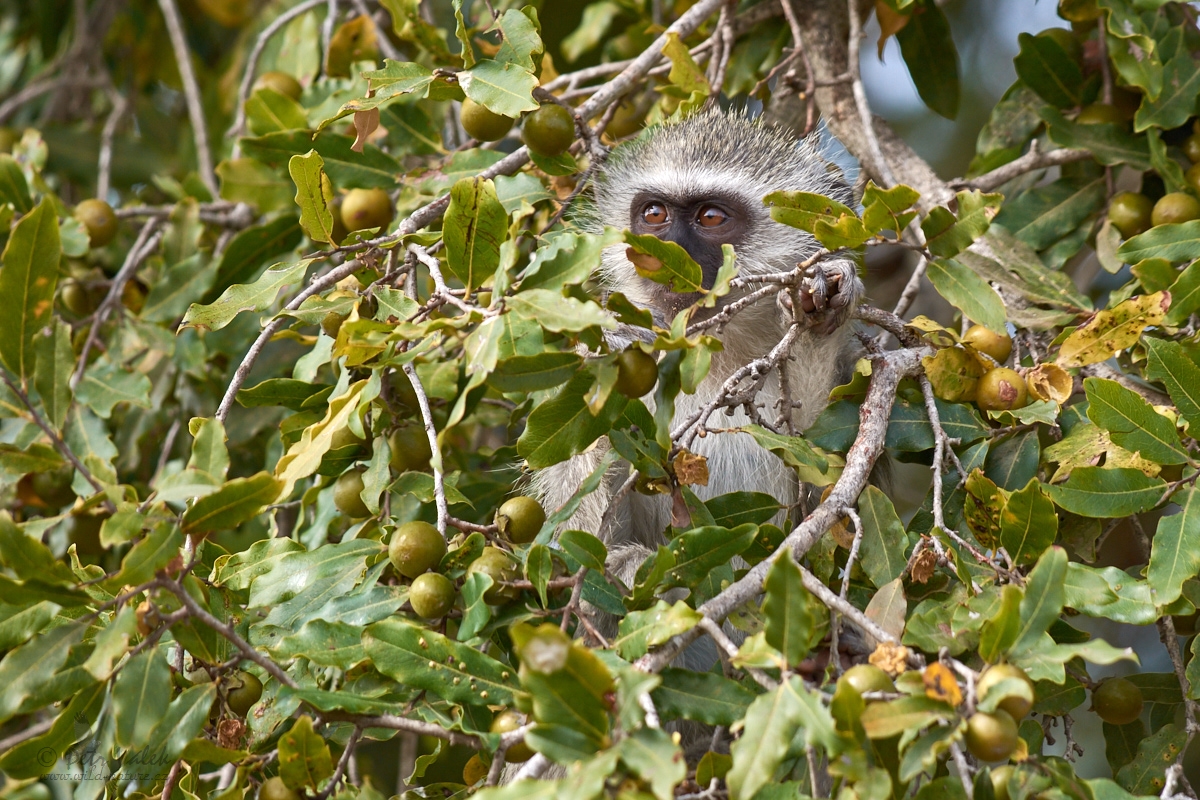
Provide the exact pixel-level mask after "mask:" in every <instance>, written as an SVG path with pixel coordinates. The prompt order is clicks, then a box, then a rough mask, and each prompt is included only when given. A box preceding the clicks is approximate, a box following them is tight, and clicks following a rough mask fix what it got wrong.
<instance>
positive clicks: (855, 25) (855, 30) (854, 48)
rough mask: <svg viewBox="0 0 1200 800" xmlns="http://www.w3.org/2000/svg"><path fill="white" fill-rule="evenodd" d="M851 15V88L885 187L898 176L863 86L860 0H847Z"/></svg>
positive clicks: (849, 58) (848, 66)
mask: <svg viewBox="0 0 1200 800" xmlns="http://www.w3.org/2000/svg"><path fill="white" fill-rule="evenodd" d="M847 2H848V3H849V12H850V13H849V17H850V42H849V48H850V49H849V53H848V55H847V61H848V63H847V64H846V68H847V69H848V70H849V71H850V79H851V80H850V88H851V89H852V90H853V92H854V104H855V105H856V106H857V107H858V116H859V119H860V120H861V122H862V127H863V138H864V139H865V140H866V143H867V151H868V153H869V155H870V156H871V161H872V162H874V163H873V165H872V166H874V167H875V171H876V172H877V173H878V175H879V178H880V179H881V180H882V181H883V182H884V184H885V185H884V187H883V188H885V189H887V188H890V187H892V186H895V185H896V176H895V175H893V174H892V168H891V167H890V166H888V162H887V159H886V158H884V157H883V149H882V148H881V147H880V146H879V137H877V136H876V135H875V124H874V122H873V120H872V118H871V106H870V104H869V103H868V102H867V90H866V89H865V88H863V82H862V72H861V70H860V65H859V47H860V45H861V44H862V36H863V33H862V17H861V16H860V15H859V13H858V6H859V2H858V0H847Z"/></svg>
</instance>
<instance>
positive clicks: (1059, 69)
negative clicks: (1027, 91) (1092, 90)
mask: <svg viewBox="0 0 1200 800" xmlns="http://www.w3.org/2000/svg"><path fill="white" fill-rule="evenodd" d="M1017 41H1018V42H1019V43H1020V46H1021V52H1020V53H1018V54H1017V57H1016V58H1014V59H1013V64H1014V65H1015V66H1016V68H1017V75H1018V76H1019V77H1020V78H1021V81H1022V82H1023V83H1024V84H1025V85H1026V86H1028V87H1029V88H1031V89H1033V90H1034V91H1035V92H1037V93H1038V95H1040V96H1041V97H1042V99H1043V100H1045V101H1046V102H1047V103H1049V104H1050V105H1052V106H1055V107H1056V108H1071V107H1072V106H1078V105H1080V100H1081V97H1080V92H1081V90H1082V87H1083V70H1081V69H1080V67H1079V64H1077V63H1076V62H1075V59H1074V57H1073V56H1072V54H1071V53H1069V52H1067V50H1066V49H1065V48H1064V47H1063V45H1062V44H1061V43H1060V42H1059V41H1058V39H1056V38H1055V37H1053V36H1051V35H1049V34H1042V35H1038V36H1032V35H1030V34H1028V33H1022V34H1020V35H1019V36H1018V37H1017Z"/></svg>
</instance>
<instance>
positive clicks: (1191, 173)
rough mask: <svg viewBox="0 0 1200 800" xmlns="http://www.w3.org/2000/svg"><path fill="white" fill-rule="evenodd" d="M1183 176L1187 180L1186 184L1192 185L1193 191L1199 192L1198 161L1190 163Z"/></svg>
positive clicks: (1199, 171)
mask: <svg viewBox="0 0 1200 800" xmlns="http://www.w3.org/2000/svg"><path fill="white" fill-rule="evenodd" d="M1183 177H1184V180H1186V181H1187V182H1188V186H1190V187H1192V191H1193V192H1197V193H1200V163H1196V164H1192V166H1190V167H1189V168H1188V171H1187V172H1185V173H1183Z"/></svg>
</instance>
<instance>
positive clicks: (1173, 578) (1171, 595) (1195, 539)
mask: <svg viewBox="0 0 1200 800" xmlns="http://www.w3.org/2000/svg"><path fill="white" fill-rule="evenodd" d="M1174 500H1175V502H1176V503H1178V504H1179V506H1180V509H1179V511H1178V513H1175V514H1171V515H1170V516H1166V517H1162V518H1161V519H1159V521H1158V532H1157V533H1155V535H1154V539H1153V540H1152V541H1151V545H1150V566H1149V567H1148V568H1147V571H1146V581H1147V582H1148V583H1149V584H1150V588H1151V590H1152V591H1153V592H1154V602H1155V603H1156V604H1157V605H1159V606H1160V607H1161V606H1165V605H1168V604H1169V603H1173V602H1174V601H1175V600H1176V599H1177V598H1178V597H1179V595H1180V594H1181V593H1182V590H1183V582H1184V581H1186V580H1188V579H1189V578H1194V577H1196V575H1198V574H1200V492H1197V490H1196V487H1194V486H1189V487H1187V488H1185V489H1183V490H1182V491H1181V492H1180V493H1179V494H1177V495H1175V497H1174Z"/></svg>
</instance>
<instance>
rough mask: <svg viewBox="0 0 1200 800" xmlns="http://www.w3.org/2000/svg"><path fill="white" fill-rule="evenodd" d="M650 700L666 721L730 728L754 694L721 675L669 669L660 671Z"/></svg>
mask: <svg viewBox="0 0 1200 800" xmlns="http://www.w3.org/2000/svg"><path fill="white" fill-rule="evenodd" d="M650 697H651V699H652V700H653V701H654V706H655V708H657V709H658V713H659V714H660V715H662V716H663V717H664V718H666V719H690V720H695V721H696V722H703V723H704V724H705V725H732V724H733V723H735V722H737V721H738V720H740V719H741V718H742V717H744V716H745V715H746V709H747V708H748V707H749V706H750V703H752V702H753V701H754V698H755V697H756V695H755V694H754V692H752V691H750V690H749V689H747V688H745V687H744V686H742V685H741V684H740V683H737V682H736V681H733V680H730V679H729V678H726V677H723V676H721V675H715V674H713V673H711V672H693V671H692V670H689V669H680V668H677V667H668V668H667V669H665V670H663V672H662V684H661V685H660V686H659V687H658V688H657V689H655V690H654V691H653V692H651V693H650Z"/></svg>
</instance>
